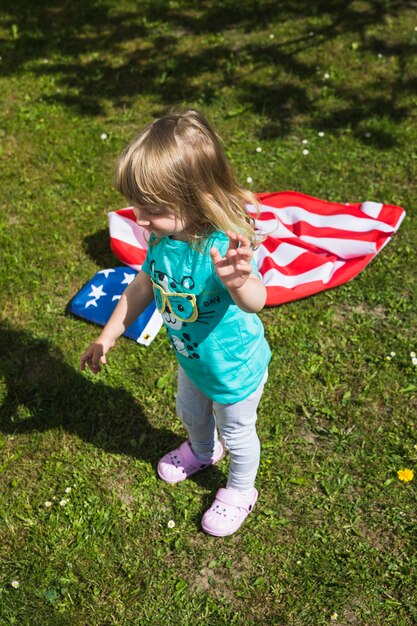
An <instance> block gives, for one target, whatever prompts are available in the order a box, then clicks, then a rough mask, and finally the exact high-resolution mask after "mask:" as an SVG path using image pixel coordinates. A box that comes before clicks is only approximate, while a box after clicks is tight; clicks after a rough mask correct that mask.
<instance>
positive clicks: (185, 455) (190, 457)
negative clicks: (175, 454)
mask: <svg viewBox="0 0 417 626" xmlns="http://www.w3.org/2000/svg"><path fill="white" fill-rule="evenodd" d="M178 450H179V452H180V454H181V456H182V460H183V462H184V465H187V466H188V467H189V466H190V465H192V466H193V467H199V466H200V465H203V464H204V461H199V459H197V457H196V456H195V454H194V452H193V451H192V449H191V446H190V444H189V443H188V441H184V442H183V443H182V444H181V445H180V447H179V448H178ZM207 465H209V462H208V463H207Z"/></svg>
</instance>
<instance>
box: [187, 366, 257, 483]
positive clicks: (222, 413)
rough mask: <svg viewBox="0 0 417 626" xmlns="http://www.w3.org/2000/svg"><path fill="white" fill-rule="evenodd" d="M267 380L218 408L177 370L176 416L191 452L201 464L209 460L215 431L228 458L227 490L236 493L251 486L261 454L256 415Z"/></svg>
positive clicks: (216, 404)
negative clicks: (252, 390) (189, 444)
mask: <svg viewBox="0 0 417 626" xmlns="http://www.w3.org/2000/svg"><path fill="white" fill-rule="evenodd" d="M267 378H268V372H266V373H265V376H264V378H263V380H262V382H261V384H260V385H259V387H258V388H257V389H256V391H254V392H253V393H252V394H251V395H250V396H249V397H248V398H246V399H245V400H242V401H241V402H236V403H234V404H220V403H218V402H214V401H212V400H210V398H208V397H207V396H206V395H205V394H204V393H203V392H202V391H200V389H198V387H196V386H195V385H194V383H192V382H191V380H190V379H189V378H188V376H187V374H186V373H185V372H184V370H183V368H182V367H181V366H179V367H178V390H177V413H178V416H179V418H180V420H181V421H182V423H183V424H184V427H185V429H186V431H187V432H188V436H189V439H190V442H191V447H192V450H193V452H194V454H195V455H196V456H197V457H198V458H199V459H201V460H202V461H207V460H208V459H210V458H211V456H212V454H213V451H214V448H215V445H216V442H217V428H218V429H219V431H220V437H221V439H222V441H223V443H224V445H225V447H226V450H228V452H229V455H230V469H229V478H228V481H227V486H228V487H232V488H233V489H238V490H239V491H246V490H249V489H251V488H252V487H253V486H254V484H255V478H256V474H257V471H258V467H259V460H260V453H261V446H260V442H259V437H258V434H257V432H256V419H257V413H256V411H257V408H258V404H259V401H260V399H261V396H262V392H263V389H264V385H265V383H266V381H267Z"/></svg>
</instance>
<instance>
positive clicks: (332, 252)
mask: <svg viewBox="0 0 417 626" xmlns="http://www.w3.org/2000/svg"><path fill="white" fill-rule="evenodd" d="M258 199H259V201H260V204H261V211H260V214H259V215H256V213H255V209H254V207H251V206H248V207H247V210H248V213H249V214H250V215H251V216H252V217H253V218H254V220H255V226H256V230H257V231H258V233H259V235H260V237H261V238H262V242H261V243H260V245H259V246H258V247H257V248H256V250H255V252H254V258H255V261H256V264H257V267H258V269H259V272H260V273H261V276H262V280H263V282H264V284H265V286H266V290H267V300H266V304H267V305H269V306H278V305H280V304H284V303H285V302H291V301H292V300H299V299H300V298H305V297H306V296H311V295H313V294H315V293H319V292H320V291H324V290H325V289H331V288H333V287H337V286H338V285H341V284H343V283H346V282H348V281H349V280H352V278H354V277H355V276H357V275H358V274H359V272H361V271H362V270H363V269H364V268H365V267H366V265H368V263H369V262H370V261H371V260H372V259H373V258H374V257H375V256H376V255H377V254H378V252H380V251H381V250H382V248H383V247H384V246H385V245H386V244H387V243H388V242H389V241H390V239H391V238H392V237H393V235H394V234H395V233H396V232H397V230H398V228H399V227H400V224H401V222H402V220H403V219H404V217H405V211H404V209H402V208H401V207H398V206H394V205H387V204H380V203H378V202H369V201H368V202H362V203H356V204H350V203H346V204H340V203H337V202H327V201H325V200H319V199H318V198H313V197H311V196H307V195H304V194H302V193H298V192H294V191H283V192H278V193H261V194H258ZM108 218H109V230H110V245H111V249H112V251H113V253H114V254H115V256H116V257H117V258H118V259H119V260H120V261H122V262H123V263H125V264H126V265H127V266H129V267H130V268H132V269H131V273H132V276H134V275H136V272H137V271H138V270H139V269H140V268H141V266H142V264H143V261H144V260H145V256H146V251H147V248H148V244H147V237H148V234H147V233H146V232H145V231H144V230H143V228H141V227H140V226H138V224H137V223H136V219H135V215H134V212H133V209H132V208H126V209H120V210H118V211H112V212H110V213H109V214H108ZM126 270H127V268H115V270H114V272H116V273H117V274H118V277H117V278H116V277H114V278H115V281H116V282H115V283H110V282H106V283H104V282H103V286H102V290H103V291H104V292H105V294H104V295H105V296H106V298H104V296H103V297H102V296H101V295H100V294H101V292H100V291H97V290H98V289H99V288H100V284H101V282H102V276H101V275H102V274H104V273H109V277H110V276H112V273H113V270H103V271H102V272H99V273H98V274H96V276H95V277H94V278H93V279H92V280H91V281H90V282H89V283H88V284H87V285H86V286H85V287H84V288H83V290H81V291H80V292H79V293H78V294H77V296H75V298H74V299H73V301H72V302H71V304H70V310H71V312H73V313H75V314H76V315H79V316H81V317H85V318H86V319H90V320H91V321H94V322H96V323H98V324H102V325H104V324H105V323H106V321H107V319H108V318H109V317H110V314H111V312H112V310H113V308H114V307H115V306H116V303H117V299H118V298H119V297H120V295H121V293H122V291H123V289H124V287H123V289H122V285H123V282H124V280H123V279H122V274H123V272H125V273H126ZM120 272H121V273H122V274H120ZM119 278H120V280H119ZM106 281H107V277H106ZM117 281H118V282H117ZM93 283H94V284H93ZM81 292H83V295H82V297H81V295H80V294H81ZM95 294H99V295H98V297H96V295H95ZM93 301H94V302H95V304H93ZM101 305H106V306H105V307H104V308H103V312H102V313H100V315H98V310H99V308H101ZM140 320H142V321H140ZM135 324H136V322H135ZM138 324H139V327H140V329H135V330H134V331H132V330H131V329H132V327H131V329H129V330H128V331H126V333H125V334H126V335H127V336H130V337H132V338H134V339H135V340H136V341H139V343H145V344H146V345H148V344H149V343H150V341H152V339H153V338H154V337H155V335H156V334H157V332H158V330H159V328H160V327H161V325H162V318H161V316H160V314H159V313H158V312H157V311H156V310H155V306H154V305H153V304H152V305H151V306H150V307H149V310H147V311H145V313H144V314H143V315H142V316H141V317H140V318H139V320H138ZM144 337H145V339H144Z"/></svg>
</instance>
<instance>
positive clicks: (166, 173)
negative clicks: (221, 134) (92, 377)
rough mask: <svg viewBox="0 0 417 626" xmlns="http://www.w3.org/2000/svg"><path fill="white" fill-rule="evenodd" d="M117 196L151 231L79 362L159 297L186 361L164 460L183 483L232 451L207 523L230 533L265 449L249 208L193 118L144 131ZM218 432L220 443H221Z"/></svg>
mask: <svg viewBox="0 0 417 626" xmlns="http://www.w3.org/2000/svg"><path fill="white" fill-rule="evenodd" d="M117 188H118V190H119V191H120V192H121V193H122V194H123V195H124V196H125V197H126V198H127V199H128V201H129V202H130V203H131V204H132V205H133V206H134V211H135V215H136V218H137V223H138V224H139V225H140V226H141V227H143V228H144V229H145V230H146V231H147V232H149V247H148V252H147V256H146V259H145V262H144V264H143V266H142V270H141V271H140V272H139V273H138V275H137V276H136V278H135V280H134V281H133V282H132V283H131V284H130V285H129V286H128V287H127V289H126V290H125V292H124V294H123V296H122V297H121V299H120V301H119V303H118V305H117V307H116V309H115V310H114V312H113V315H112V316H111V318H110V320H109V321H108V323H107V325H106V326H105V327H104V329H103V331H102V332H101V334H100V336H99V337H98V338H97V340H96V341H95V342H94V343H93V344H92V345H90V347H89V348H88V349H87V350H86V352H84V354H83V355H82V357H81V363H80V368H81V370H83V369H84V367H85V365H86V364H87V365H88V366H89V368H90V369H91V371H92V372H94V373H97V372H99V371H100V369H101V368H100V364H103V365H105V364H106V356H105V355H106V353H107V352H108V350H109V349H110V348H112V347H113V346H114V344H115V341H116V339H117V338H118V337H119V336H120V335H121V334H122V333H123V332H124V330H125V329H126V328H128V327H129V326H130V325H131V324H132V323H133V321H134V320H135V319H136V318H137V316H138V315H139V314H140V313H141V312H142V311H143V310H144V309H145V308H146V307H147V306H148V305H149V303H150V302H151V301H152V299H153V298H154V299H155V301H156V305H157V308H158V310H159V311H160V313H161V314H162V317H163V320H164V324H165V326H166V328H167V331H168V336H169V339H170V340H171V342H172V346H173V347H174V349H175V354H176V357H177V359H178V391H177V400H176V404H177V413H178V415H179V417H180V419H181V420H182V422H183V424H184V427H185V429H186V431H187V433H188V441H186V442H184V443H183V444H182V445H181V446H180V447H179V448H178V449H176V450H173V451H172V452H169V453H168V454H166V455H165V456H163V457H162V459H161V460H160V461H159V464H158V474H159V476H160V478H161V479H162V480H164V481H166V482H168V483H177V482H180V481H182V480H185V479H186V478H188V476H191V475H192V474H195V473H196V472H199V471H201V470H203V469H205V468H207V467H209V466H210V465H212V464H213V463H215V462H216V461H218V460H219V459H220V458H221V457H222V456H223V452H224V450H223V445H224V446H225V448H226V449H227V451H228V452H229V455H230V472H229V478H228V481H227V486H226V487H225V488H221V489H219V490H218V492H217V494H216V498H215V500H214V503H213V505H212V506H211V507H210V508H209V509H208V510H207V511H206V513H205V514H204V516H203V519H202V527H203V529H204V530H205V531H206V532H207V533H209V534H211V535H215V536H225V535H230V534H232V533H234V532H235V531H236V530H237V529H238V528H239V527H240V526H241V524H242V522H243V521H244V520H245V518H246V517H247V515H248V514H249V513H250V511H252V509H253V507H254V505H255V502H256V499H257V497H258V492H257V491H256V489H255V487H254V483H255V477H256V473H257V470H258V466H259V457H260V444H259V439H258V436H257V434H256V429H255V424H256V418H257V415H256V410H257V406H258V403H259V400H260V398H261V395H262V391H263V387H264V384H265V382H266V379H267V367H268V362H269V359H270V350H269V346H268V344H267V342H266V340H265V337H264V331H263V326H262V323H261V321H260V319H259V317H258V316H257V315H256V313H257V312H258V311H260V310H261V309H262V308H263V306H264V304H265V299H266V289H265V286H264V285H263V283H262V281H261V279H260V277H259V273H258V272H257V269H256V265H255V263H254V261H253V253H252V246H253V245H254V244H255V243H256V240H255V233H254V230H253V226H252V222H251V220H250V218H249V215H248V213H247V211H246V208H245V205H246V204H247V203H251V204H255V205H256V204H257V203H256V199H255V198H254V196H253V194H251V193H250V192H249V191H246V190H244V189H241V188H240V187H239V186H238V185H237V182H236V179H235V177H234V174H233V171H232V169H231V166H230V164H229V163H228V161H227V159H226V156H225V154H224V151H223V149H222V146H221V143H220V141H219V138H218V137H217V135H216V134H215V132H214V131H213V130H212V129H211V127H210V126H209V124H208V123H207V121H206V120H205V119H204V117H203V116H202V115H200V114H199V113H197V112H195V111H186V112H184V113H172V114H168V115H166V116H164V117H162V118H160V119H158V120H156V121H154V122H153V123H151V124H149V125H148V126H146V127H145V129H144V130H143V131H142V132H141V133H140V134H139V135H138V136H137V137H136V138H135V139H134V140H133V141H132V142H131V143H130V144H129V146H128V147H127V148H126V150H125V151H124V152H123V154H122V155H121V157H120V160H119V164H118V171H117ZM217 429H218V430H219V431H220V439H221V441H220V439H218V437H217Z"/></svg>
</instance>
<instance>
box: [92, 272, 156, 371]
mask: <svg viewBox="0 0 417 626" xmlns="http://www.w3.org/2000/svg"><path fill="white" fill-rule="evenodd" d="M152 299H153V289H152V283H151V279H150V276H149V274H146V273H145V272H139V274H138V275H137V276H136V278H135V280H134V281H132V282H131V283H130V285H129V286H128V287H127V288H126V289H125V291H124V292H123V294H122V297H121V298H120V300H119V303H118V305H117V306H116V308H115V309H114V311H113V313H112V316H111V317H110V319H109V321H108V322H107V324H106V325H105V327H104V328H103V330H102V332H101V333H100V335H99V336H98V338H97V339H96V340H95V341H94V343H92V344H91V345H90V346H89V347H88V348H87V350H86V351H85V352H84V354H83V355H82V356H81V360H80V369H81V370H84V368H85V365H86V364H87V365H88V367H89V368H90V370H91V371H92V372H93V373H94V374H97V373H98V372H99V371H100V370H101V367H100V363H101V364H102V365H106V363H107V362H106V352H108V351H109V350H110V348H112V347H113V346H114V344H115V342H116V339H118V338H119V337H120V335H122V334H123V333H124V331H125V330H126V328H129V326H130V325H131V324H133V322H134V321H135V319H136V318H137V317H139V315H140V314H141V313H143V311H144V310H145V309H146V307H147V306H148V305H149V304H150V303H151V302H152Z"/></svg>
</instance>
